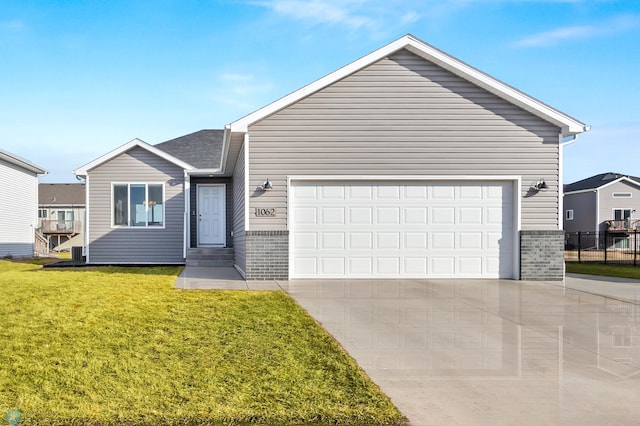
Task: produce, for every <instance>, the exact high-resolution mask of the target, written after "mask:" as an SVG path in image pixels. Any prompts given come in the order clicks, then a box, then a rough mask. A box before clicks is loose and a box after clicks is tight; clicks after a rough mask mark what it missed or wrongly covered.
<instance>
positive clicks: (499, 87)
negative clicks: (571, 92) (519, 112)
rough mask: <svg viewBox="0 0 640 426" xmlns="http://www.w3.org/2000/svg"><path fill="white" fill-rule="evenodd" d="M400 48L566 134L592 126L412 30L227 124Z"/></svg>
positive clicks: (277, 106)
mask: <svg viewBox="0 0 640 426" xmlns="http://www.w3.org/2000/svg"><path fill="white" fill-rule="evenodd" d="M401 49H407V50H408V51H410V52H412V53H414V54H416V55H417V56H419V57H422V58H423V59H425V60H428V61H431V62H433V63H435V64H436V65H438V66H440V67H442V68H444V69H446V70H448V71H450V72H452V73H453V74H456V75H458V76H459V77H461V78H463V79H465V80H467V81H469V82H471V83H473V84H475V85H477V86H479V87H481V88H483V89H485V90H487V91H488V92H490V93H493V94H495V95H496V96H498V97H500V98H502V99H504V100H506V101H508V102H510V103H512V104H514V105H516V106H519V107H520V108H522V109H524V110H526V111H528V112H530V113H532V114H533V115H536V116H538V117H540V118H542V119H543V120H545V121H548V122H550V123H552V124H554V125H556V126H558V127H559V128H561V129H562V134H563V136H571V135H576V134H578V133H582V132H585V131H587V130H589V127H588V126H586V125H585V124H584V123H581V122H580V121H578V120H576V119H574V118H572V117H570V116H568V115H566V114H564V113H562V112H560V111H558V110H556V109H554V108H551V107H550V106H548V105H546V104H545V103H543V102H541V101H539V100H537V99H534V98H532V97H530V96H528V95H526V94H525V93H523V92H520V91H519V90H517V89H515V88H513V87H511V86H509V85H507V84H505V83H503V82H501V81H499V80H497V79H495V78H493V77H491V76H489V75H488V74H485V73H483V72H482V71H479V70H477V69H476V68H473V67H471V66H470V65H467V64H466V63H464V62H462V61H460V60H458V59H456V58H454V57H452V56H450V55H447V54H446V53H444V52H442V51H441V50H438V49H436V48H435V47H433V46H431V45H429V44H427V43H424V42H423V41H421V40H419V39H417V38H415V37H414V36H412V35H410V34H409V35H406V36H404V37H402V38H400V39H398V40H396V41H394V42H392V43H390V44H388V45H386V46H383V47H381V48H380V49H378V50H376V51H374V52H372V53H370V54H368V55H366V56H363V57H362V58H360V59H358V60H356V61H354V62H352V63H350V64H348V65H346V66H344V67H342V68H340V69H338V70H336V71H334V72H332V73H330V74H328V75H326V76H324V77H322V78H320V79H318V80H316V81H314V82H313V83H311V84H308V85H307V86H304V87H302V88H300V89H298V90H296V91H295V92H292V93H290V94H289V95H287V96H284V97H282V98H280V99H278V100H276V101H275V102H273V103H271V104H269V105H267V106H265V107H263V108H261V109H259V110H257V111H254V112H253V113H251V114H249V115H247V116H245V117H243V118H241V119H239V120H237V121H234V122H233V123H231V124H229V125H228V126H227V128H228V129H229V130H231V131H232V132H247V130H248V127H249V126H250V125H251V124H253V123H256V122H258V121H260V120H262V119H263V118H266V117H268V116H269V115H271V114H273V113H275V112H277V111H279V110H281V109H283V108H286V107H287V106H289V105H292V104H294V103H296V102H297V101H299V100H301V99H303V98H305V97H307V96H309V95H311V94H313V93H315V92H317V91H319V90H321V89H323V88H325V87H327V86H329V85H331V84H333V83H335V82H336V81H339V80H341V79H342V78H344V77H346V76H348V75H351V74H353V73H354V72H356V71H359V70H361V69H363V68H364V67H366V66H368V65H371V64H373V63H374V62H377V61H379V60H381V59H383V58H385V57H387V56H389V55H391V54H392V53H394V52H397V51H398V50H401Z"/></svg>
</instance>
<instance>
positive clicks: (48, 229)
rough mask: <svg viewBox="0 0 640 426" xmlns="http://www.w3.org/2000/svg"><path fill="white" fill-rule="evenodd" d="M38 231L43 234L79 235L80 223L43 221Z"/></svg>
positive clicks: (73, 221) (72, 221)
mask: <svg viewBox="0 0 640 426" xmlns="http://www.w3.org/2000/svg"><path fill="white" fill-rule="evenodd" d="M40 229H41V231H42V233H43V234H79V233H80V232H82V223H81V222H80V221H79V220H43V221H42V227H41V228H40Z"/></svg>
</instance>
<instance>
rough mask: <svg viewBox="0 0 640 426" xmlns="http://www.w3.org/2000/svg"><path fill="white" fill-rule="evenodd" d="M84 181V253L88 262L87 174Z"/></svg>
mask: <svg viewBox="0 0 640 426" xmlns="http://www.w3.org/2000/svg"><path fill="white" fill-rule="evenodd" d="M84 182H85V184H86V185H85V186H84V198H85V205H86V209H85V211H84V231H85V232H84V255H85V256H86V258H87V259H86V263H90V262H91V261H90V260H89V241H90V238H89V223H90V221H89V216H90V212H91V210H90V209H89V176H88V175H87V176H86V177H85V179H84Z"/></svg>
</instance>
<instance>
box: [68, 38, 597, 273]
mask: <svg viewBox="0 0 640 426" xmlns="http://www.w3.org/2000/svg"><path fill="white" fill-rule="evenodd" d="M586 130H588V127H587V126H585V124H583V123H581V122H580V121H578V120H575V119H573V118H571V117H569V116H567V115H565V114H563V113H561V112H559V111H557V110H555V109H553V108H551V107H549V106H547V105H545V104H544V103H542V102H540V101H537V100H535V99H533V98H531V97H529V96H527V95H525V94H524V93H522V92H520V91H518V90H516V89H514V88H513V87H511V86H508V85H506V84H504V83H502V82H500V81H498V80H496V79H494V78H492V77H490V76H489V75H487V74H484V73H482V72H481V71H478V70H477V69H475V68H473V67H471V66H469V65H467V64H465V63H463V62H461V61H459V60H457V59H455V58H453V57H451V56H449V55H447V54H445V53H443V52H441V51H440V50H437V49H435V48H434V47H432V46H430V45H428V44H425V43H424V42H422V41H420V40H418V39H416V38H414V37H413V36H410V35H408V36H405V37H402V38H400V39H399V40H396V41H394V42H392V43H390V44H388V45H386V46H384V47H382V48H380V49H378V50H376V51H375V52H373V53H371V54H369V55H367V56H364V57H362V58H361V59H358V60H357V61H355V62H352V63H351V64H349V65H346V66H345V67H343V68H340V69H339V70H337V71H335V72H333V73H331V74H329V75H327V76H325V77H323V78H321V79H319V80H317V81H315V82H313V83H311V84H309V85H308V86H305V87H303V88H301V89H299V90H297V91H295V92H293V93H291V94H289V95H287V96H285V97H283V98H281V99H279V100H277V101H275V102H273V103H271V104H269V105H267V106H266V107H264V108H262V109H259V110H257V111H255V112H253V113H251V114H249V115H247V116H245V117H243V118H241V119H240V120H237V121H235V122H233V123H231V124H228V125H227V126H225V128H224V130H203V131H200V132H196V133H193V134H191V135H187V136H184V137H181V138H177V139H174V140H171V141H168V142H165V143H161V144H159V145H149V144H147V143H145V142H143V141H140V140H138V139H134V140H132V141H131V142H129V143H127V144H125V145H123V146H121V147H119V148H117V149H115V150H113V151H111V152H110V153H108V154H105V155H104V156H102V157H100V158H98V159H96V160H94V161H92V162H90V163H88V164H86V165H84V166H82V167H80V168H79V169H77V170H75V173H76V175H78V176H80V177H84V178H85V179H86V183H87V209H88V222H87V243H88V245H87V247H86V255H87V261H88V262H89V263H92V264H111V263H151V264H153V263H176V264H180V263H185V261H186V262H187V264H189V262H190V261H191V262H192V263H191V264H197V263H194V262H196V260H197V259H198V258H199V256H205V255H206V253H207V252H209V253H215V252H216V250H217V253H218V255H220V256H230V259H231V260H230V261H229V262H231V264H233V265H234V266H235V267H236V268H237V269H238V270H239V271H240V272H241V273H242V274H243V276H244V277H245V278H246V279H288V278H432V277H433V278H435V277H469V278H471V277H483V278H498V277H501V278H515V279H518V278H522V279H562V278H563V275H564V262H563V252H562V250H563V236H564V234H563V231H562V230H561V222H560V221H561V218H562V216H561V214H562V213H561V211H560V210H559V206H561V200H560V199H559V195H560V193H561V191H559V186H558V185H559V182H561V181H562V170H561V158H562V145H561V142H562V140H563V138H567V137H572V136H575V135H577V134H579V133H582V132H584V131H586ZM541 178H542V179H541ZM207 248H213V249H210V250H207ZM220 259H222V257H221V258H220Z"/></svg>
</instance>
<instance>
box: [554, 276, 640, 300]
mask: <svg viewBox="0 0 640 426" xmlns="http://www.w3.org/2000/svg"><path fill="white" fill-rule="evenodd" d="M558 284H559V285H563V286H564V287H565V288H567V289H572V290H580V291H583V292H585V293H591V294H597V295H600V296H606V297H609V298H612V299H616V300H622V301H626V302H630V303H636V304H638V303H640V280H634V279H630V278H616V277H603V276H598V275H582V274H567V275H566V277H565V280H564V282H563V283H558Z"/></svg>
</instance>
